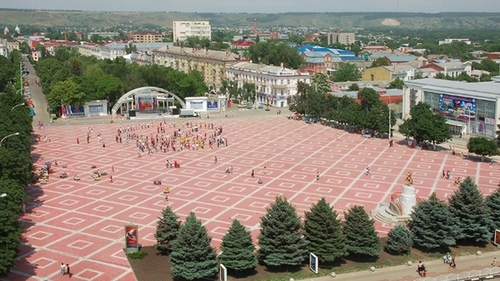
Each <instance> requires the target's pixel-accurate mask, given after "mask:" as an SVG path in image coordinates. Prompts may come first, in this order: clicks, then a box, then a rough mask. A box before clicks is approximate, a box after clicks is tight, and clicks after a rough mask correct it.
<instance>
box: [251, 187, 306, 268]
mask: <svg viewBox="0 0 500 281" xmlns="http://www.w3.org/2000/svg"><path fill="white" fill-rule="evenodd" d="M260 226H261V232H260V234H259V237H258V240H259V246H260V249H259V251H258V256H259V259H260V260H261V261H262V262H264V263H265V264H266V265H268V266H282V265H298V264H301V263H302V261H304V259H305V258H306V256H307V248H306V246H307V243H306V241H305V240H304V239H303V238H302V236H303V232H302V222H301V221H300V218H299V217H298V216H297V212H296V211H295V208H294V207H293V206H292V205H291V204H290V203H288V201H287V200H286V199H285V198H282V197H281V196H278V197H276V201H275V202H274V203H272V204H271V206H270V207H269V208H267V214H266V215H265V216H263V217H262V218H261V220H260Z"/></svg>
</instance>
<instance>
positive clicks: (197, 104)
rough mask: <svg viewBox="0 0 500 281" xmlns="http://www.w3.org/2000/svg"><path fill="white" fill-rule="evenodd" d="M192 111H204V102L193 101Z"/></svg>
mask: <svg viewBox="0 0 500 281" xmlns="http://www.w3.org/2000/svg"><path fill="white" fill-rule="evenodd" d="M191 109H194V110H196V109H198V110H202V109H203V102H202V101H192V102H191Z"/></svg>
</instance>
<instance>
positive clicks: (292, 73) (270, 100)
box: [226, 62, 311, 107]
mask: <svg viewBox="0 0 500 281" xmlns="http://www.w3.org/2000/svg"><path fill="white" fill-rule="evenodd" d="M226 77H227V80H228V81H234V82H236V83H237V86H238V88H240V89H242V88H243V85H244V84H245V83H247V84H254V85H255V88H256V93H257V103H260V104H263V105H266V104H269V105H270V106H273V107H287V106H288V98H289V97H291V96H295V95H297V86H298V83H299V82H304V83H307V84H310V83H311V76H310V75H309V73H308V72H300V71H298V70H294V69H289V68H285V67H283V66H271V65H262V64H256V63H252V62H238V63H235V64H232V65H230V66H228V67H227V68H226Z"/></svg>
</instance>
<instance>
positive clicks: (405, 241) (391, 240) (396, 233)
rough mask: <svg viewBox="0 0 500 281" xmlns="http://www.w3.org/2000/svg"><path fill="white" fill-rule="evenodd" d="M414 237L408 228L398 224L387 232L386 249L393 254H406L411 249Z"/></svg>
mask: <svg viewBox="0 0 500 281" xmlns="http://www.w3.org/2000/svg"><path fill="white" fill-rule="evenodd" d="M412 246H413V238H412V235H411V232H410V230H409V229H408V228H406V227H405V226H403V225H398V226H396V227H394V228H393V229H391V231H389V233H388V234H387V242H386V244H385V250H386V251H387V252H388V253H392V254H406V253H409V252H410V251H411V247H412Z"/></svg>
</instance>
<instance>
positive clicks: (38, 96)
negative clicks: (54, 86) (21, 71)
mask: <svg viewBox="0 0 500 281" xmlns="http://www.w3.org/2000/svg"><path fill="white" fill-rule="evenodd" d="M24 65H25V66H26V68H27V69H28V71H29V74H28V81H29V83H30V85H29V91H30V93H31V99H32V100H33V104H34V106H35V116H34V117H33V127H35V128H36V127H37V124H38V121H42V122H43V123H45V124H49V123H50V114H49V112H48V111H47V108H48V104H47V100H46V99H45V95H44V93H43V91H42V87H40V86H38V84H37V83H36V79H37V76H36V71H35V68H34V67H33V65H31V63H30V62H29V61H28V60H25V61H24Z"/></svg>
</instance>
